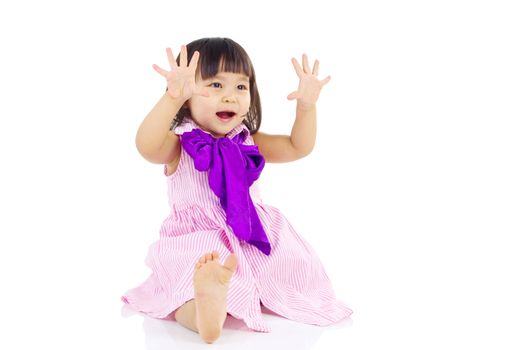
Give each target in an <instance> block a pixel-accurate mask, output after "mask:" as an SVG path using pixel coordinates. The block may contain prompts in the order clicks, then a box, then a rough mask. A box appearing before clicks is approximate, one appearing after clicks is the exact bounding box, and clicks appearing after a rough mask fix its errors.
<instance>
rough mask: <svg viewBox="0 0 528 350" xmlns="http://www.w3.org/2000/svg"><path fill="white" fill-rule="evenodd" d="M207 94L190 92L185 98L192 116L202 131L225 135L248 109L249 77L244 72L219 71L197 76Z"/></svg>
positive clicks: (243, 116) (242, 117) (215, 135)
mask: <svg viewBox="0 0 528 350" xmlns="http://www.w3.org/2000/svg"><path fill="white" fill-rule="evenodd" d="M196 84H197V87H198V88H202V87H204V88H205V90H206V91H207V92H208V93H209V96H208V97H204V96H200V95H193V96H192V97H191V98H190V99H189V100H188V101H187V104H188V106H189V109H190V112H191V115H192V118H193V120H194V122H195V123H196V124H198V125H199V126H200V127H201V128H202V129H203V130H204V131H207V132H209V133H211V135H213V136H214V137H224V136H225V135H226V134H228V133H229V132H230V131H231V130H233V129H234V128H235V127H237V126H238V125H240V124H241V123H242V121H243V120H244V118H245V117H246V114H247V113H248V111H249V107H250V103H251V96H250V91H249V78H248V77H247V76H246V75H244V74H239V73H231V72H218V74H216V75H215V76H213V77H211V78H208V79H205V80H202V78H201V76H200V75H198V77H197V79H196Z"/></svg>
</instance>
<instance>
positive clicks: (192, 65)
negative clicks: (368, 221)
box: [189, 51, 200, 70]
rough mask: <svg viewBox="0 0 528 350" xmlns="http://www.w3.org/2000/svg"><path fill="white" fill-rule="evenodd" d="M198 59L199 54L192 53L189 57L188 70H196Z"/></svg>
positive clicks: (196, 52)
mask: <svg viewBox="0 0 528 350" xmlns="http://www.w3.org/2000/svg"><path fill="white" fill-rule="evenodd" d="M199 58H200V53H199V52H198V51H194V53H193V55H192V57H191V62H190V63H189V68H192V69H194V70H196V67H197V66H198V59H199Z"/></svg>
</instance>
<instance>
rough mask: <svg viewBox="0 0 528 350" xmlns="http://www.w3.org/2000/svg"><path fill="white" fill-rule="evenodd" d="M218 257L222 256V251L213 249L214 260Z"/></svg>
mask: <svg viewBox="0 0 528 350" xmlns="http://www.w3.org/2000/svg"><path fill="white" fill-rule="evenodd" d="M218 258H220V253H219V252H217V251H216V250H214V251H213V260H216V259H218Z"/></svg>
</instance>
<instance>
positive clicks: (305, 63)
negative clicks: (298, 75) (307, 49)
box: [302, 53, 311, 73]
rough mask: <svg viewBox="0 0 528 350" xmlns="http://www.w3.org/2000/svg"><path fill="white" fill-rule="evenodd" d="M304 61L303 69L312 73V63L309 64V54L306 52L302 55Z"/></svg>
mask: <svg viewBox="0 0 528 350" xmlns="http://www.w3.org/2000/svg"><path fill="white" fill-rule="evenodd" d="M302 61H303V70H304V72H305V73H310V71H311V69H310V65H309V64H308V56H306V54H305V53H303V55H302Z"/></svg>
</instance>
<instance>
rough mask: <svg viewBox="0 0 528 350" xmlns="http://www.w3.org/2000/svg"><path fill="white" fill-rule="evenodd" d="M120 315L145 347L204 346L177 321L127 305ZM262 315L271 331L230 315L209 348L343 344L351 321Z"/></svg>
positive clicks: (299, 346)
mask: <svg viewBox="0 0 528 350" xmlns="http://www.w3.org/2000/svg"><path fill="white" fill-rule="evenodd" d="M123 317H126V319H125V320H124V322H125V323H126V324H127V327H128V328H129V329H130V331H138V332H139V331H140V332H141V333H142V334H143V335H144V338H145V347H144V349H160V350H162V349H180V348H181V349H203V348H204V347H205V345H204V342H203V341H202V340H201V339H200V337H199V336H198V335H197V334H196V333H194V332H193V331H190V330H187V329H185V328H184V327H182V326H180V325H179V324H178V323H176V322H172V321H164V320H156V319H152V318H149V317H144V316H142V315H138V314H135V313H134V312H131V311H130V310H128V308H127V307H126V306H125V307H123ZM264 319H265V321H266V322H267V323H268V324H269V326H270V327H272V332H271V333H259V332H253V331H251V330H250V329H248V328H247V327H246V326H245V325H244V323H243V322H241V321H240V320H237V319H235V318H233V317H231V316H230V315H229V316H228V318H227V319H226V323H225V324H224V331H223V333H222V336H221V337H220V338H219V339H218V340H217V341H216V342H215V343H214V344H213V345H212V346H209V347H208V348H213V349H216V348H218V349H247V348H248V347H250V348H251V349H255V350H259V349H263V350H264V349H266V350H269V349H292V348H294V349H299V350H303V349H313V348H321V349H323V348H328V345H330V344H333V345H336V344H339V343H341V344H345V342H346V340H347V334H350V332H351V329H350V328H351V327H352V323H353V321H352V320H351V319H345V320H343V321H342V322H340V323H339V324H336V325H333V326H330V327H325V328H323V327H317V326H311V325H305V324H301V323H296V322H292V321H289V320H287V319H284V318H282V317H279V316H276V315H273V314H271V313H267V312H265V313H264ZM139 328H141V329H139ZM325 338H326V340H324V339H325ZM138 348H140V347H138ZM141 348H142V347H141ZM331 348H335V347H334V346H332V347H331Z"/></svg>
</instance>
